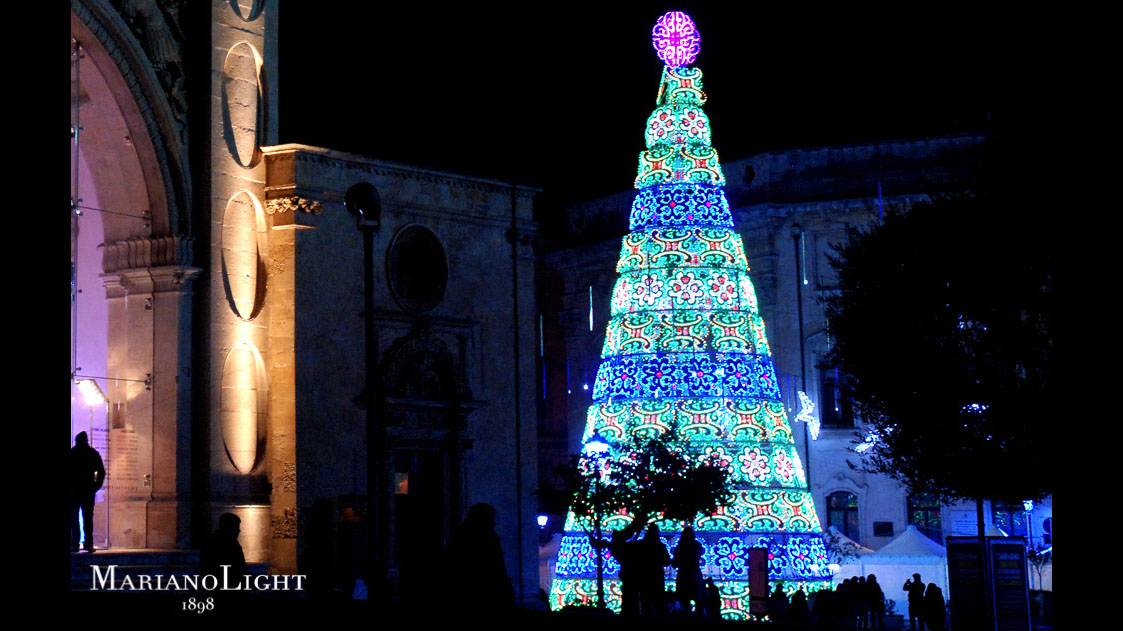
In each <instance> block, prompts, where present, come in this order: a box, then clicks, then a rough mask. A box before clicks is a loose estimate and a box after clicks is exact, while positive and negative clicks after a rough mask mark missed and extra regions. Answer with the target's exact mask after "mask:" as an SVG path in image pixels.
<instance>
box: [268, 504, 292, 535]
mask: <svg viewBox="0 0 1123 631" xmlns="http://www.w3.org/2000/svg"><path fill="white" fill-rule="evenodd" d="M271 526H272V528H271V529H272V531H273V538H274V539H296V509H295V508H286V509H284V510H282V511H281V514H280V515H273V516H272V523H271Z"/></svg>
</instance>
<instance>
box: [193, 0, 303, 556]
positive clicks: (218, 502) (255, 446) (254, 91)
mask: <svg viewBox="0 0 1123 631" xmlns="http://www.w3.org/2000/svg"><path fill="white" fill-rule="evenodd" d="M276 11H277V3H276V2H251V1H249V0H240V1H239V2H230V1H228V0H211V37H210V50H211V64H210V71H211V80H210V95H211V107H210V122H211V125H210V129H209V130H208V133H209V137H206V138H205V139H204V142H206V143H208V144H209V146H210V156H209V157H210V159H209V163H208V164H206V165H204V168H208V167H209V178H210V186H209V192H210V199H209V200H206V201H204V202H203V203H204V204H205V206H204V207H205V208H209V225H210V230H209V237H210V239H209V241H210V243H209V245H210V247H209V253H210V256H209V260H208V261H207V268H208V270H209V271H210V274H209V278H208V281H209V285H208V288H207V295H208V297H209V304H208V305H207V312H208V320H209V322H208V323H207V326H208V327H209V333H210V334H209V339H210V347H209V348H208V349H207V351H206V352H207V353H208V358H207V362H208V368H207V373H208V377H207V381H208V383H207V391H208V396H209V400H208V405H207V409H208V414H207V416H208V421H209V428H208V429H209V439H208V442H209V462H208V469H209V471H208V472H207V474H208V475H209V482H210V485H209V488H210V497H209V498H208V499H209V512H210V515H209V519H210V522H211V523H210V524H209V525H208V527H206V528H204V529H203V530H206V531H212V530H213V529H214V527H215V524H216V523H217V520H218V516H219V515H220V514H222V513H225V512H231V513H234V514H236V515H238V516H239V517H240V518H241V520H242V534H241V537H240V541H241V544H242V548H243V550H244V552H245V555H246V560H247V561H249V562H251V563H253V562H269V563H273V564H275V565H276V564H278V563H279V564H280V565H281V566H284V567H289V566H291V565H292V563H293V561H292V560H278V559H277V558H274V556H273V554H272V551H271V544H272V534H271V533H272V525H273V514H272V510H271V508H270V491H269V484H270V468H269V466H268V464H267V457H266V454H267V453H268V450H269V447H270V429H269V428H270V415H269V401H270V396H271V384H270V370H269V366H270V364H271V362H272V359H271V353H272V350H271V349H270V347H269V342H270V340H269V321H270V315H271V314H270V306H269V305H268V304H267V303H268V300H267V298H266V294H267V291H266V289H267V287H268V284H269V272H268V269H267V263H268V261H269V260H270V259H269V257H270V250H271V248H272V246H273V244H272V242H271V241H272V239H271V236H272V235H271V233H270V231H269V228H268V222H267V219H266V216H265V212H264V207H263V204H264V200H265V179H266V173H265V161H264V159H263V154H262V151H261V145H262V144H264V142H265V141H266V140H267V139H268V138H270V137H271V136H274V135H275V127H276V120H277V119H276V109H275V108H272V107H269V103H270V101H271V97H272V95H273V94H274V90H273V83H274V82H275V80H276V76H275V75H274V74H273V73H272V72H271V71H272V69H273V68H275V63H274V62H275V60H273V59H269V58H267V57H268V56H270V55H273V54H275V49H276V47H275V46H273V44H272V42H271V39H272V38H275V37H276V35H277V33H276V30H275V28H274V27H275V24H276V20H275V18H276V15H275V14H276ZM294 519H295V517H294Z"/></svg>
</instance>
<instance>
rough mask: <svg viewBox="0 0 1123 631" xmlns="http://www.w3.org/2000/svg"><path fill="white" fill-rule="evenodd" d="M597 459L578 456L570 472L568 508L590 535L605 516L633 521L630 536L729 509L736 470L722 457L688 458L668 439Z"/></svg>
mask: <svg viewBox="0 0 1123 631" xmlns="http://www.w3.org/2000/svg"><path fill="white" fill-rule="evenodd" d="M613 451H614V452H615V453H613V454H610V455H606V456H605V457H604V458H602V459H600V460H597V459H594V458H590V457H584V456H574V457H573V458H572V459H571V461H570V465H569V467H568V470H567V472H566V478H567V485H566V486H567V488H566V496H567V500H568V501H567V503H568V504H569V505H570V506H571V507H572V509H573V513H574V515H575V516H576V517H577V518H578V519H579V521H581V522H583V523H582V524H581V526H582V528H584V529H585V530H586V531H588V530H589V527H590V526H591V525H592V524H593V523H594V521H593V520H594V519H595V516H596V515H597V513H598V511H599V514H600V515H601V516H605V515H611V514H616V513H620V512H625V513H627V514H628V515H631V516H632V521H631V523H630V524H629V525H628V526H627V528H625V531H626V534H627V536H628V537H631V536H633V535H634V534H636V533H637V532H640V531H641V530H643V529H644V528H645V527H646V526H647V525H648V524H650V523H652V522H654V521H656V520H662V519H669V520H674V521H681V522H686V523H689V522H693V521H694V519H695V518H696V517H698V516H699V515H702V514H709V513H712V512H713V511H714V510H716V509H717V508H718V507H720V506H725V505H727V504H729V503H730V502H731V501H732V499H733V494H732V492H731V491H730V490H729V479H730V471H729V469H728V468H727V467H724V466H722V465H721V463H720V462H719V460H718V457H717V456H716V455H715V456H712V457H710V458H708V459H703V460H696V459H691V458H688V457H687V455H686V454H684V453H683V452H682V451H681V450H679V449H677V448H676V447H675V445H674V444H673V443H672V442H671V441H670V440H669V439H668V438H667V437H666V436H661V437H659V438H653V439H648V440H644V439H636V440H633V441H631V442H629V443H624V444H619V445H617V446H615V447H614V450H613Z"/></svg>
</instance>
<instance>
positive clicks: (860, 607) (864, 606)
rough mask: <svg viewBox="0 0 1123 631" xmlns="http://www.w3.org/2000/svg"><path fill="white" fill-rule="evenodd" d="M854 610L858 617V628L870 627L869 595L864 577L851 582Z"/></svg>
mask: <svg viewBox="0 0 1123 631" xmlns="http://www.w3.org/2000/svg"><path fill="white" fill-rule="evenodd" d="M853 589H854V610H855V611H856V613H857V615H858V628H859V629H865V628H868V627H869V626H870V593H869V590H867V589H866V577H864V576H858V577H856V578H855V579H854V582H853Z"/></svg>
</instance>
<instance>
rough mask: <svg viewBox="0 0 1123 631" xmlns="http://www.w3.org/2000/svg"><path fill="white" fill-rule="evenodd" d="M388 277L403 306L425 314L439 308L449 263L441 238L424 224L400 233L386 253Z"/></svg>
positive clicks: (393, 292) (399, 302)
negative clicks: (424, 226) (446, 259)
mask: <svg viewBox="0 0 1123 631" xmlns="http://www.w3.org/2000/svg"><path fill="white" fill-rule="evenodd" d="M386 276H387V278H388V280H389V283H390V292H391V293H392V294H393V295H394V300H396V301H397V302H398V305H399V306H401V308H402V309H405V310H406V311H409V312H411V313H424V312H426V311H429V310H430V309H432V308H433V307H436V306H437V305H438V304H440V302H441V299H442V298H444V295H445V287H446V286H447V285H448V263H447V262H446V261H445V249H444V247H442V246H441V241H440V239H438V238H437V235H435V234H433V233H432V231H430V230H428V229H427V228H423V227H421V226H409V227H407V228H404V229H403V230H401V231H400V232H398V234H397V236H396V237H394V241H393V243H391V244H390V251H389V252H388V253H387V255H386Z"/></svg>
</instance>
